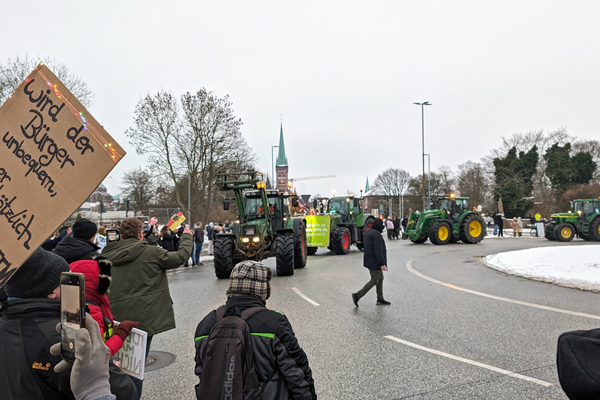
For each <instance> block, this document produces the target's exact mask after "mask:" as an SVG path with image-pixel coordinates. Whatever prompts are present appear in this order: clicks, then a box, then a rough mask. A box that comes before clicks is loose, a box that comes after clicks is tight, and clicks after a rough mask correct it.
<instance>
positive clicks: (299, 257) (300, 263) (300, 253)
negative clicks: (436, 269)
mask: <svg viewBox="0 0 600 400" xmlns="http://www.w3.org/2000/svg"><path fill="white" fill-rule="evenodd" d="M300 231H301V232H300V235H299V236H297V237H296V241H295V242H294V268H304V267H306V257H307V256H308V248H307V247H306V225H304V224H302V225H301V228H300Z"/></svg>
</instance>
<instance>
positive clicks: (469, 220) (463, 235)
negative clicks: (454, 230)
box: [460, 214, 486, 244]
mask: <svg viewBox="0 0 600 400" xmlns="http://www.w3.org/2000/svg"><path fill="white" fill-rule="evenodd" d="M485 231H486V228H485V221H484V220H483V218H482V217H481V215H479V214H469V215H467V216H466V217H465V219H464V220H463V222H462V224H461V225H460V240H461V241H462V242H463V243H468V244H476V243H479V242H481V241H482V240H483V238H484V237H485V233H486V232H485Z"/></svg>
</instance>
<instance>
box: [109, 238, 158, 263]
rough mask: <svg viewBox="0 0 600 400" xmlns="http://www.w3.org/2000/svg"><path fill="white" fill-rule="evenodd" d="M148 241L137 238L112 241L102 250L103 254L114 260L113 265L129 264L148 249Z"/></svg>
mask: <svg viewBox="0 0 600 400" xmlns="http://www.w3.org/2000/svg"><path fill="white" fill-rule="evenodd" d="M147 246H148V243H146V242H145V241H143V240H139V239H136V238H129V239H123V240H119V241H116V242H112V243H111V244H109V245H108V246H106V247H105V248H104V250H102V255H103V256H105V257H106V258H108V259H110V261H112V264H113V267H120V266H122V265H127V264H129V263H131V262H132V261H134V260H135V259H136V258H138V257H139V256H140V254H142V252H143V251H144V250H145V249H146V247H147Z"/></svg>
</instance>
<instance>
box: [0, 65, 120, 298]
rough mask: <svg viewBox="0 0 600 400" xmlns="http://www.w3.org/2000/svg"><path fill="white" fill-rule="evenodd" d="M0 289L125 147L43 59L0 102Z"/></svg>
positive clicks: (93, 187)
mask: <svg viewBox="0 0 600 400" xmlns="http://www.w3.org/2000/svg"><path fill="white" fill-rule="evenodd" d="M0 138H1V140H0V232H1V233H0V287H1V286H3V285H4V284H5V283H6V282H7V281H8V279H10V277H11V276H12V275H13V274H14V273H15V271H16V270H17V269H18V268H19V267H20V266H21V264H22V263H23V262H24V261H25V260H26V259H27V258H28V257H29V256H30V255H31V253H33V252H34V251H35V249H37V248H38V247H39V246H40V245H41V244H42V243H43V242H44V241H45V240H46V239H47V238H48V237H49V236H50V235H51V234H52V232H54V230H56V229H57V228H58V227H59V226H60V225H61V224H62V223H63V222H64V221H65V220H66V219H67V218H69V216H71V214H72V213H73V212H74V211H75V210H77V208H78V207H79V206H80V205H81V204H82V203H83V202H84V201H85V200H86V199H87V198H88V197H89V195H90V194H91V193H92V192H93V191H94V189H95V188H96V187H97V186H98V185H99V184H100V183H101V182H102V180H103V179H104V178H105V177H106V175H108V173H109V172H110V171H111V170H112V169H113V168H114V167H115V165H116V164H117V163H118V162H119V161H120V160H121V159H122V158H123V156H124V155H125V151H124V150H123V149H122V148H121V146H119V144H118V143H116V142H115V141H114V140H113V138H112V137H111V136H110V135H109V134H108V133H107V132H106V131H105V130H104V129H103V128H102V126H101V125H100V124H99V123H98V122H97V121H96V120H95V119H94V117H92V116H91V115H90V114H89V112H88V111H87V110H86V109H85V107H83V105H81V103H80V102H79V101H78V100H77V99H76V98H75V97H74V96H73V94H72V93H71V92H69V90H68V89H67V88H66V87H65V86H64V85H63V84H62V82H60V81H59V80H58V78H57V77H56V76H55V75H54V74H53V73H52V72H51V71H50V70H49V69H48V67H46V66H45V65H44V64H43V63H40V65H38V66H37V68H36V69H35V70H33V72H32V73H31V74H30V75H29V76H28V77H27V78H26V79H25V81H24V82H23V83H21V85H20V86H19V87H18V88H17V90H16V92H15V93H13V95H12V96H10V97H9V98H8V100H7V101H6V102H5V103H4V104H3V105H2V107H0Z"/></svg>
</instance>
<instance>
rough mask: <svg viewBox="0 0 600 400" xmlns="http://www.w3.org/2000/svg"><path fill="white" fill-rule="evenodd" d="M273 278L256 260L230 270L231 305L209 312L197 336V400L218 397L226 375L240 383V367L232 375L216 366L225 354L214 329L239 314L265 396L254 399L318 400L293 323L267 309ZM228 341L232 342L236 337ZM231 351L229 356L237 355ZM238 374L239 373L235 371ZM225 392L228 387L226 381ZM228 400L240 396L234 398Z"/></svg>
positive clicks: (306, 360)
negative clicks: (245, 326) (247, 331)
mask: <svg viewBox="0 0 600 400" xmlns="http://www.w3.org/2000/svg"><path fill="white" fill-rule="evenodd" d="M271 274H272V272H271V268H268V267H265V266H264V265H262V264H261V263H259V262H257V261H251V260H246V261H242V262H240V263H239V264H237V265H236V266H235V267H233V270H232V271H231V281H230V283H229V289H228V290H227V302H226V303H225V305H224V306H221V307H219V308H218V309H216V310H213V311H211V312H210V313H209V314H208V315H207V316H206V317H204V319H203V320H202V321H201V322H200V323H199V324H198V327H197V328H196V335H195V346H196V357H195V360H196V369H195V373H196V375H197V376H198V378H200V381H199V383H198V384H197V385H196V398H198V399H205V398H207V397H208V395H210V394H213V393H215V392H219V393H220V389H221V388H219V387H218V385H219V377H223V376H225V375H223V374H224V373H225V372H227V374H226V375H227V378H228V379H227V380H228V381H231V382H232V381H236V382H237V381H238V379H236V378H237V377H238V375H236V374H239V373H241V372H242V368H241V367H240V368H239V369H238V368H234V369H229V371H232V372H231V373H229V372H228V371H223V372H222V369H221V368H218V367H216V366H217V365H218V364H219V362H221V360H222V359H221V358H220V357H219V356H223V354H227V353H225V352H226V351H227V350H224V349H223V348H222V347H220V346H219V345H218V344H219V343H218V340H219V339H217V338H216V336H213V327H215V325H217V324H218V323H219V322H220V321H221V320H222V319H223V318H226V317H227V316H232V315H236V316H240V317H241V318H243V319H244V320H245V321H246V323H247V324H248V328H249V330H250V332H251V335H250V340H251V342H250V343H247V344H246V346H251V348H252V354H253V361H254V362H253V364H254V365H252V366H251V367H254V371H256V377H257V378H258V381H259V382H262V388H261V390H260V392H261V394H262V396H259V397H252V398H253V399H254V398H256V399H258V398H261V399H273V400H275V399H302V400H316V399H317V394H316V392H315V382H314V380H313V377H312V371H311V369H310V366H309V363H308V357H307V356H306V353H305V352H304V350H302V348H301V347H300V344H299V343H298V339H297V338H296V335H295V334H294V330H293V329H292V325H291V324H290V321H289V320H288V319H287V317H286V316H285V315H284V314H283V313H281V312H279V311H273V310H269V309H268V308H266V301H267V299H268V298H269V297H270V295H271V284H270V280H271ZM228 326H230V325H228ZM221 329H223V328H221ZM229 329H231V328H229ZM228 340H231V341H234V340H235V339H234V336H232V338H231V339H229V338H228ZM234 343H235V342H234ZM229 350H230V353H233V352H235V351H236V350H235V349H233V350H232V349H229ZM228 361H229V360H228ZM231 365H234V366H235V364H234V363H233V361H232V363H231V364H229V362H227V363H226V364H225V363H223V367H229V368H232V367H231ZM210 366H212V368H209V367H210ZM234 370H235V371H238V372H233V371H234ZM244 370H245V368H244ZM230 375H231V376H230ZM249 375H250V374H249ZM248 378H249V376H248ZM248 380H249V379H248ZM225 387H226V388H227V382H226V383H225ZM238 389H239V391H240V394H241V390H242V389H243V388H242V387H239V388H238V387H236V386H234V385H232V388H231V389H230V390H232V391H236V393H237V391H238ZM210 398H213V397H210ZM219 398H221V397H219ZM224 398H226V399H227V398H236V399H237V398H240V399H241V398H242V397H241V396H240V397H234V396H233V395H232V396H229V397H227V396H225V397H224ZM248 398H249V397H248Z"/></svg>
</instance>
